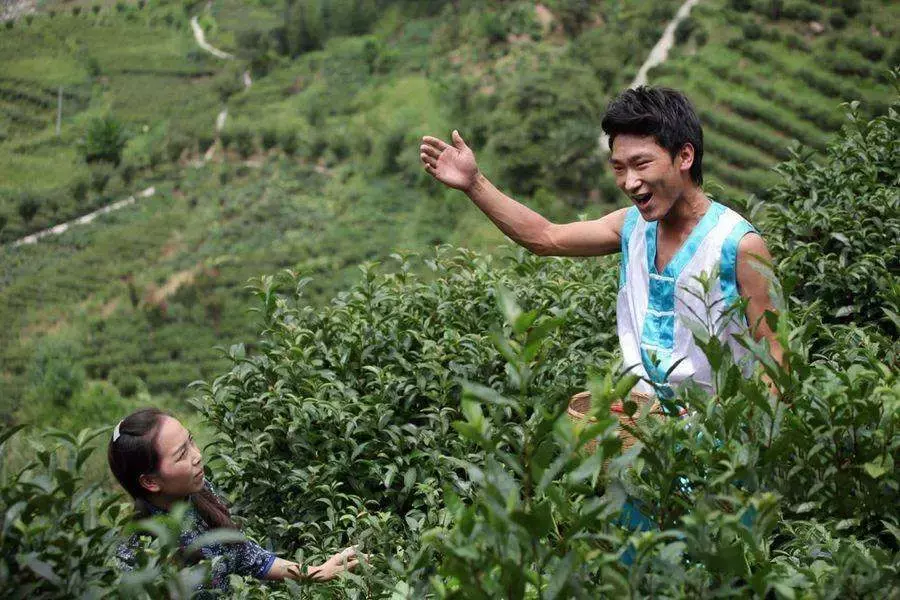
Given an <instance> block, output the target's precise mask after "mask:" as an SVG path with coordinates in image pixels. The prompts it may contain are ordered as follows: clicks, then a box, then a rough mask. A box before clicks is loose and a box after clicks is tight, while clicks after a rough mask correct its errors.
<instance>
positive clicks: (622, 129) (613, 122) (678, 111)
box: [600, 85, 703, 185]
mask: <svg viewBox="0 0 900 600" xmlns="http://www.w3.org/2000/svg"><path fill="white" fill-rule="evenodd" d="M600 126H601V127H602V128H603V131H604V132H606V135H608V136H609V149H610V151H612V145H613V140H615V139H616V136H617V135H619V134H620V133H630V134H633V135H650V136H653V137H654V138H655V139H656V143H658V144H659V145H660V146H662V147H663V148H665V149H666V150H668V151H669V155H670V156H671V157H672V160H675V155H676V154H678V151H679V150H681V148H682V147H683V146H684V145H685V144H690V145H691V146H693V147H694V164H693V165H691V180H693V182H694V183H696V184H697V185H700V184H702V183H703V166H702V165H703V129H702V128H701V127H700V119H698V118H697V113H696V112H694V107H693V106H691V103H690V101H689V100H688V99H687V97H686V96H685V95H684V94H682V93H681V92H679V91H677V90H673V89H669V88H664V87H650V86H644V85H642V86H641V87H639V88H636V89H633V90H632V89H629V90H625V91H624V92H622V93H621V94H619V95H618V96H616V97H615V98H613V99H612V100H611V101H610V103H609V106H607V108H606V115H605V116H604V117H603V122H602V123H601V125H600Z"/></svg>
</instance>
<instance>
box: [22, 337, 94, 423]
mask: <svg viewBox="0 0 900 600" xmlns="http://www.w3.org/2000/svg"><path fill="white" fill-rule="evenodd" d="M78 355H79V350H78V348H77V347H76V346H75V344H74V343H73V341H71V340H68V339H65V338H56V337H48V338H45V339H44V340H42V341H41V343H40V344H39V345H38V348H37V351H36V352H35V358H34V362H33V363H32V367H31V371H30V373H29V376H28V378H29V380H30V382H31V389H30V391H29V394H28V395H29V396H30V398H31V399H32V401H36V402H39V403H49V404H50V405H53V406H57V407H63V406H65V405H66V404H67V402H68V401H69V399H70V398H71V397H72V396H73V395H75V394H76V393H78V392H79V391H80V390H81V388H82V386H83V385H84V375H85V374H84V369H83V368H82V367H81V365H80V361H79V360H78Z"/></svg>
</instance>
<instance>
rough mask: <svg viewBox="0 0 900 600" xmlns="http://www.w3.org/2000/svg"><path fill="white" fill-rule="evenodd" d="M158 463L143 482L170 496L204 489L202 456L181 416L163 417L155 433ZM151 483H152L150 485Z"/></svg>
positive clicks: (165, 495)
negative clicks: (155, 468) (152, 472)
mask: <svg viewBox="0 0 900 600" xmlns="http://www.w3.org/2000/svg"><path fill="white" fill-rule="evenodd" d="M156 451H157V452H158V453H159V467H158V469H157V471H156V473H154V474H152V475H149V476H147V477H146V482H144V486H145V487H146V488H147V489H148V490H149V491H151V492H154V493H156V494H159V495H160V496H164V497H168V498H183V497H185V496H188V495H190V494H193V493H196V492H199V491H200V490H201V489H203V458H202V457H201V456H200V449H199V448H197V445H196V444H195V443H194V437H193V436H192V435H191V432H190V431H188V430H187V429H185V428H184V426H183V425H182V424H181V423H179V422H178V419H175V418H173V417H170V416H168V415H165V416H163V417H161V421H160V425H159V434H158V435H157V437H156ZM148 484H149V485H148Z"/></svg>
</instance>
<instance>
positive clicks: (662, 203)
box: [609, 133, 693, 221]
mask: <svg viewBox="0 0 900 600" xmlns="http://www.w3.org/2000/svg"><path fill="white" fill-rule="evenodd" d="M687 148H688V151H689V154H690V155H691V156H690V158H693V149H691V148H690V146H688V147H687ZM684 154H685V151H684V150H682V152H679V153H678V154H676V156H675V159H674V160H673V159H672V157H671V156H670V155H669V152H668V151H667V150H666V149H665V148H663V147H662V146H660V145H659V144H658V143H657V142H656V139H654V138H653V137H652V136H644V135H633V134H625V133H623V134H619V135H617V136H616V138H615V140H614V141H613V148H612V154H611V155H610V158H609V163H610V165H612V169H613V173H614V174H615V177H616V185H617V186H618V187H619V189H620V190H622V191H623V192H625V194H626V195H627V196H628V197H629V198H630V199H631V201H632V202H633V203H634V205H635V206H637V208H638V210H639V211H640V212H641V216H642V217H643V218H644V220H645V221H657V220H659V219H661V218H662V217H664V216H666V215H667V214H668V213H669V210H671V208H672V206H673V205H674V204H675V202H676V201H677V200H678V199H679V198H681V197H682V196H683V195H684V191H685V188H686V186H687V185H688V184H689V182H690V178H689V177H688V176H687V175H688V172H689V169H690V164H689V163H687V164H686V163H685V160H684V158H685V157H684Z"/></svg>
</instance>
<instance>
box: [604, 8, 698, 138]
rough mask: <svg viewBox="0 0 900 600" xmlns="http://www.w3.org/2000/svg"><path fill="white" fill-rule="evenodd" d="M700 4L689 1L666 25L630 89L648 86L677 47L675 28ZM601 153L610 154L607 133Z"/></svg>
mask: <svg viewBox="0 0 900 600" xmlns="http://www.w3.org/2000/svg"><path fill="white" fill-rule="evenodd" d="M698 2H700V0H687V1H686V2H685V3H684V4H682V5H681V6H680V7H679V8H678V12H676V13H675V16H674V17H673V18H672V20H671V21H669V24H668V25H666V28H665V30H663V34H662V36H661V37H660V38H659V41H657V42H656V45H655V46H653V49H652V50H650V54H649V55H648V56H647V60H645V61H644V64H642V65H641V68H640V69H638V72H637V75H635V76H634V80H633V81H632V82H631V85H629V86H628V87H629V88H636V87H639V86H642V85H646V83H647V73H648V72H649V71H650V69H652V68H653V67H655V66H657V65H659V64H662V63H663V62H665V60H666V59H667V58H668V57H669V50H671V49H672V46H674V45H675V28H676V27H678V24H679V23H681V22H682V21H683V20H684V19H686V18H687V16H688V15H689V14H690V13H691V9H692V8H694V6H695V5H696V4H697V3H698ZM600 151H601V152H603V153H604V154H605V153H607V152H609V137H608V136H607V135H606V134H605V133H602V134H600Z"/></svg>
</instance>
